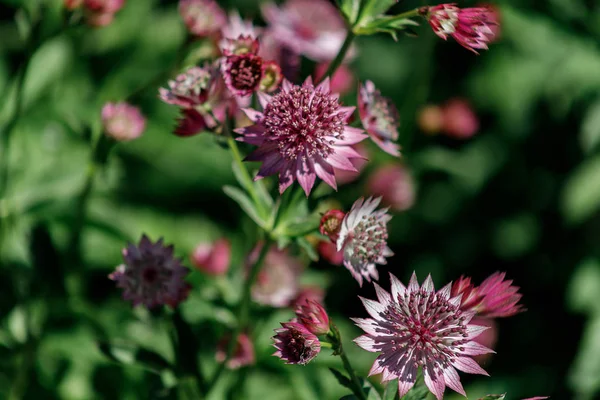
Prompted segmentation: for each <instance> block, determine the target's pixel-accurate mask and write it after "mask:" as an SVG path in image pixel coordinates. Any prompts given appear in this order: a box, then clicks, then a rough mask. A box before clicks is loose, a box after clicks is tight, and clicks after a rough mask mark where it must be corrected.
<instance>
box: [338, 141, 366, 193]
mask: <svg viewBox="0 0 600 400" xmlns="http://www.w3.org/2000/svg"><path fill="white" fill-rule="evenodd" d="M352 148H354V150H356V152H357V153H358V154H360V155H361V156H362V158H353V159H351V160H350V162H352V165H354V168H356V172H353V171H345V170H343V169H335V178H336V181H337V183H338V185H346V184H348V183H352V182H354V181H356V180H357V179H358V178H360V175H361V173H362V172H363V170H364V169H365V167H366V166H367V164H368V162H369V151H368V149H367V147H366V146H365V145H364V142H362V143H358V144H355V145H354V146H352Z"/></svg>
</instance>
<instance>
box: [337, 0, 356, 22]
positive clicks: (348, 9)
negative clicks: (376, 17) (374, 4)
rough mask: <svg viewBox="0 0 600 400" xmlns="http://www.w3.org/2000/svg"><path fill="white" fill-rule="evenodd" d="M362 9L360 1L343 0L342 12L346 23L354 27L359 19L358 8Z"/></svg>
mask: <svg viewBox="0 0 600 400" xmlns="http://www.w3.org/2000/svg"><path fill="white" fill-rule="evenodd" d="M359 7H360V0H342V5H341V10H342V13H343V14H344V16H345V17H346V21H348V22H349V23H350V25H353V24H354V22H356V19H357V18H358V8H359Z"/></svg>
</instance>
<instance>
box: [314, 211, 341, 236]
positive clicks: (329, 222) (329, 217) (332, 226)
mask: <svg viewBox="0 0 600 400" xmlns="http://www.w3.org/2000/svg"><path fill="white" fill-rule="evenodd" d="M345 216H346V213H345V212H343V211H341V210H329V211H327V212H326V213H325V214H323V216H322V217H321V222H320V223H319V232H321V235H324V236H327V237H328V238H329V240H331V241H332V242H333V243H337V241H338V238H339V237H340V230H341V229H342V221H343V220H344V217H345Z"/></svg>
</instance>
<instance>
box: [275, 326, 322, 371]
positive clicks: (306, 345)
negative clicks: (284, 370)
mask: <svg viewBox="0 0 600 400" xmlns="http://www.w3.org/2000/svg"><path fill="white" fill-rule="evenodd" d="M281 326H282V328H280V329H276V330H275V333H276V335H275V336H273V340H274V341H275V343H274V344H273V346H275V348H276V349H277V351H276V352H275V353H273V355H274V356H276V357H279V358H281V359H282V360H284V361H286V364H301V365H306V364H308V363H309V362H310V361H312V359H313V358H315V357H316V356H317V354H319V352H320V351H321V342H319V339H318V338H317V337H316V336H315V335H314V334H313V333H311V332H310V331H309V330H308V329H307V328H306V327H305V326H304V325H302V324H299V323H297V322H285V323H282V324H281Z"/></svg>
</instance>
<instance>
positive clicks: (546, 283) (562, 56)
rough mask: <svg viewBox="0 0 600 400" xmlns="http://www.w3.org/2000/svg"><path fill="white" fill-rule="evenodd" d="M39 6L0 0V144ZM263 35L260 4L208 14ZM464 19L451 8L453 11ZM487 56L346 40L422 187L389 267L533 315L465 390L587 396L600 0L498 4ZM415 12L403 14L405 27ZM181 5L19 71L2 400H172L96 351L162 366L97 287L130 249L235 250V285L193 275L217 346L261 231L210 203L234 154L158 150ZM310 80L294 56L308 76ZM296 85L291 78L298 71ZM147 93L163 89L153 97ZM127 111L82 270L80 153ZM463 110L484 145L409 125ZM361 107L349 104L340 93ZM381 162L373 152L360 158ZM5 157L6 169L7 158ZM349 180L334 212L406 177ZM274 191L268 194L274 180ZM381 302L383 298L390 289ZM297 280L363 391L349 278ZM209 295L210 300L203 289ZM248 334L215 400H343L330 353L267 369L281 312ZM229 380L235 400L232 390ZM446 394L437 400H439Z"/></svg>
mask: <svg viewBox="0 0 600 400" xmlns="http://www.w3.org/2000/svg"><path fill="white" fill-rule="evenodd" d="M36 3H40V2H39V1H36V0H2V1H1V2H0V4H1V5H0V15H1V19H0V93H2V96H1V97H0V129H1V130H2V133H3V134H4V130H5V128H6V124H7V122H8V120H9V118H10V117H11V115H12V113H13V111H14V107H15V74H16V73H17V69H18V66H19V65H20V63H21V62H22V60H23V59H25V58H26V57H28V53H27V50H26V44H25V43H24V42H23V40H22V36H23V35H21V34H20V32H24V31H26V29H27V27H26V26H24V24H23V23H22V21H23V18H22V14H21V13H20V12H18V11H17V10H18V9H19V7H22V6H25V7H30V8H35V4H36ZM49 3H52V4H53V6H51V8H50V9H49V10H46V12H45V14H44V16H43V24H42V26H41V28H40V32H53V31H54V30H55V29H57V28H58V26H59V24H60V6H61V1H59V0H56V1H54V2H52V1H50V2H49ZM219 3H220V4H221V5H222V6H223V7H226V8H229V9H232V8H234V7H235V8H237V9H239V10H240V12H241V13H242V15H244V16H247V17H253V18H255V21H256V22H260V21H261V20H260V12H259V9H258V2H257V1H255V0H235V1H233V0H232V1H219ZM472 4H474V3H473V2H469V1H461V2H460V5H461V6H468V5H472ZM495 4H497V5H498V6H499V7H500V10H501V15H502V33H501V40H499V41H498V42H497V43H495V44H493V45H492V46H491V48H490V50H489V51H488V52H485V53H483V54H481V55H480V56H475V55H474V54H472V53H470V52H468V51H466V50H465V49H463V48H461V47H460V46H459V45H458V44H456V43H455V42H453V41H452V40H449V41H448V42H447V43H445V42H443V41H441V40H439V39H437V38H436V37H435V36H434V35H433V33H432V32H430V29H429V28H428V26H427V25H426V24H422V25H421V27H417V28H416V29H415V31H416V32H417V33H418V34H419V37H417V38H414V37H408V36H401V37H400V39H399V41H398V42H394V41H393V40H392V39H391V38H390V37H389V36H385V35H377V36H373V37H364V38H362V37H361V38H359V40H358V41H357V46H358V50H359V51H358V57H357V58H356V60H355V61H354V62H353V63H352V68H353V69H354V71H355V72H356V74H357V76H358V77H359V78H360V79H361V80H365V79H371V80H373V81H374V82H375V84H376V85H377V86H378V87H380V88H382V91H383V94H384V95H387V96H390V97H392V98H393V100H394V101H395V103H396V104H397V105H398V108H399V110H400V113H401V118H402V126H401V131H400V132H401V135H400V140H399V142H400V144H401V145H402V146H403V147H404V150H403V153H404V157H403V159H402V160H401V162H403V163H404V164H405V165H407V166H408V167H409V168H410V169H411V170H412V171H413V174H414V177H415V180H416V182H417V201H416V204H415V206H414V207H413V208H412V209H411V210H409V211H406V212H403V213H400V214H397V215H395V216H394V218H393V219H392V222H391V223H390V227H389V229H390V243H391V247H392V248H393V250H394V252H395V253H396V255H395V257H393V258H392V259H391V260H390V262H389V265H388V266H386V267H382V268H380V271H381V272H383V271H384V270H386V269H388V270H390V271H392V272H393V273H394V274H396V275H398V276H399V277H401V278H402V279H403V280H406V279H407V278H408V277H409V276H410V274H411V273H412V271H413V270H416V271H417V273H418V275H419V277H420V278H421V279H424V278H425V276H426V274H427V273H431V274H432V275H433V277H434V281H435V282H436V283H437V285H438V286H439V287H441V286H442V285H443V284H445V283H446V282H448V281H451V280H453V279H456V278H458V277H459V276H460V275H461V274H465V275H470V276H472V277H474V279H475V282H477V283H479V282H481V281H482V280H483V279H484V278H485V277H487V276H488V275H489V274H491V273H493V272H494V271H497V270H501V271H507V273H508V277H509V278H510V279H514V282H515V284H516V285H517V286H520V287H521V291H522V293H523V295H524V296H523V303H524V304H525V306H526V308H527V309H528V311H527V312H526V313H523V314H519V315H517V316H515V317H512V318H509V319H506V320H499V321H498V322H499V340H498V344H497V347H496V351H497V354H496V355H494V356H493V357H492V358H491V359H490V360H488V362H487V363H486V365H485V368H486V369H487V371H488V372H489V373H490V375H491V378H486V377H476V376H475V377H474V376H466V375H465V374H463V382H464V383H465V388H466V390H467V393H468V394H469V398H478V397H480V396H482V395H484V394H487V393H503V392H508V398H510V399H521V398H523V397H531V396H535V395H550V396H552V398H554V399H561V400H562V399H581V400H585V399H595V398H600V397H599V394H598V393H600V212H599V210H600V151H599V150H600V146H599V144H600V2H597V1H594V0H547V1H543V2H542V1H534V0H498V1H497V2H496V3H495ZM419 5H421V2H420V1H410V0H404V1H401V2H399V4H398V5H397V6H395V7H394V8H393V10H392V11H393V12H401V11H403V10H407V9H410V8H413V7H416V6H419ZM185 35H186V32H185V28H184V25H183V23H182V22H181V20H180V17H179V15H178V13H177V2H176V1H157V0H128V1H127V4H126V6H125V8H124V9H123V10H122V11H120V12H119V13H118V14H117V17H116V19H115V21H114V23H113V24H111V25H110V26H108V27H106V28H103V29H91V28H87V27H85V26H81V27H78V28H76V29H71V30H69V31H67V32H63V33H59V34H58V35H55V36H53V37H52V38H51V39H49V40H48V41H46V42H45V43H44V44H43V45H42V46H41V47H40V48H39V49H37V51H35V53H34V54H33V55H32V57H33V59H32V62H31V65H30V68H29V70H28V73H27V75H26V76H25V92H24V93H25V94H24V106H23V113H22V118H20V120H19V121H18V124H17V125H16V129H15V132H14V135H13V138H12V143H11V147H10V153H9V155H8V156H9V157H10V159H9V165H10V169H9V172H10V191H9V192H8V193H7V196H6V197H5V198H3V199H0V217H1V218H2V219H1V224H2V226H0V230H1V231H2V235H3V236H2V237H3V240H2V247H0V251H1V253H0V263H1V268H0V274H1V277H0V398H7V399H9V398H10V399H19V398H26V399H82V400H84V399H146V398H148V399H151V398H168V397H170V396H172V394H171V393H169V392H166V391H164V390H162V388H163V386H164V385H165V384H167V385H168V384H169V382H171V381H172V379H171V377H170V376H168V374H166V373H162V374H161V373H160V369H159V371H158V372H159V373H157V371H156V370H153V371H149V370H147V369H143V368H140V367H139V365H137V364H136V363H135V362H133V361H132V360H131V359H130V357H131V354H129V353H127V352H123V353H122V354H120V355H119V357H117V358H118V359H119V361H121V363H115V362H111V361H110V360H108V359H107V357H105V356H104V355H103V354H102V353H101V352H100V351H99V349H98V345H97V343H98V340H102V339H105V338H110V339H111V340H117V339H119V340H123V341H128V342H130V343H135V344H139V345H143V346H145V347H147V348H151V349H154V350H156V351H157V352H159V353H160V354H161V355H163V356H164V357H165V358H166V359H168V360H171V359H172V357H173V354H172V350H171V349H170V346H169V340H168V332H167V328H166V327H165V323H164V321H163V319H161V317H160V316H156V315H152V314H150V313H148V312H146V311H144V310H141V309H136V310H133V311H132V309H131V307H130V306H129V304H128V303H125V302H123V301H121V300H120V291H119V290H118V289H116V288H115V287H114V284H113V282H111V281H110V280H108V279H107V277H106V276H107V274H108V273H110V272H111V271H112V269H113V268H114V266H115V265H117V264H119V263H120V262H121V249H122V248H123V247H124V245H125V243H126V242H127V241H137V240H138V239H139V237H140V236H141V234H142V233H147V234H148V235H149V236H150V237H151V238H153V239H157V238H158V237H161V236H162V237H164V238H165V240H166V242H167V243H174V244H175V247H176V253H177V254H178V255H180V256H181V257H183V258H184V259H185V260H186V262H187V255H188V254H189V253H190V251H191V250H192V248H193V247H194V245H196V244H197V243H198V242H201V241H206V240H211V239H216V238H218V237H220V236H226V237H227V238H229V239H230V240H231V241H232V242H233V244H234V247H233V249H234V262H233V264H232V271H231V272H230V276H231V279H230V281H229V283H228V282H227V281H225V280H223V281H221V282H219V283H218V284H215V282H212V281H210V280H208V279H207V278H204V277H202V276H200V275H199V274H194V276H193V277H192V278H191V282H193V283H194V285H195V287H196V288H195V290H194V291H193V293H192V295H191V298H190V299H189V301H188V302H186V303H185V304H184V305H183V306H182V309H183V310H182V311H183V315H184V317H185V319H186V320H187V321H188V322H189V323H190V324H191V325H192V326H193V329H194V334H195V335H196V337H197V338H198V341H199V345H200V351H201V352H200V357H199V358H200V361H201V364H202V365H203V368H205V369H206V370H207V371H212V370H213V369H214V367H215V361H214V346H215V343H216V342H217V341H218V339H219V336H220V335H222V334H223V333H224V332H225V331H226V327H225V326H226V324H227V323H228V322H230V321H231V318H232V316H231V313H230V312H229V311H228V309H227V307H226V304H219V302H218V301H216V304H217V305H214V304H215V299H218V297H219V296H220V292H225V293H227V292H232V291H233V292H235V290H236V288H237V287H238V286H237V285H239V283H240V282H239V279H240V278H239V272H240V269H241V266H242V260H243V258H244V256H245V254H246V252H247V251H249V250H250V248H251V247H252V246H253V245H254V241H255V228H254V226H253V224H252V222H251V221H250V220H248V219H247V218H246V217H245V216H244V214H243V213H242V212H241V211H240V210H239V208H238V206H237V205H236V204H235V203H233V202H232V201H231V200H229V199H228V198H227V197H226V196H225V195H224V194H223V193H222V191H221V187H222V186H223V185H224V184H232V183H233V184H234V182H235V181H234V178H233V176H232V173H231V160H230V158H229V155H228V152H227V150H226V149H224V148H223V147H222V146H221V145H220V143H218V141H217V140H215V138H214V137H213V136H211V135H198V136H195V137H192V138H185V139H181V138H178V137H176V136H173V135H172V134H171V131H172V128H173V120H174V118H175V116H176V110H175V108H174V107H171V106H169V105H166V104H164V103H161V102H160V101H159V100H158V98H157V92H156V87H151V88H149V89H147V90H143V91H141V92H140V91H139V90H138V89H139V88H140V87H143V86H144V85H145V84H146V83H147V82H148V81H151V80H152V79H153V77H155V76H156V74H158V73H159V72H160V71H163V70H164V69H165V68H168V67H169V65H172V63H173V61H174V60H175V58H176V53H177V50H178V48H179V47H180V46H181V45H182V43H183V42H184V40H185V37H186V36H185ZM313 66H314V65H313V64H312V63H311V62H310V61H308V60H304V61H303V64H302V68H303V71H305V72H306V74H308V73H310V71H312V68H313ZM306 74H305V75H306ZM161 84H164V82H163V83H161ZM132 93H135V96H133V97H131V98H130V99H129V100H130V101H132V102H133V103H135V104H136V105H139V106H140V107H141V109H142V111H143V112H144V114H145V115H146V116H147V117H148V125H147V130H146V132H145V134H144V135H143V137H142V138H140V139H138V140H135V141H133V142H131V143H127V144H120V145H119V146H118V147H117V148H116V151H115V152H113V154H112V155H111V157H110V159H109V164H108V167H107V168H106V170H105V171H102V173H101V174H100V176H99V177H98V179H97V181H96V186H95V190H94V192H93V196H92V200H91V204H90V212H89V218H88V220H87V221H86V227H85V231H84V236H83V246H84V251H83V262H82V263H81V265H76V266H73V265H68V263H65V262H64V257H65V255H64V253H65V249H66V245H67V240H68V233H69V229H70V226H71V224H72V223H73V218H74V214H73V209H74V202H75V198H76V196H77V194H78V192H79V191H80V190H81V186H82V184H83V181H84V176H85V171H86V165H87V160H88V158H89V154H90V138H91V137H94V136H95V135H98V134H100V121H99V116H100V109H101V107H102V105H103V104H104V103H105V102H106V101H118V100H122V99H124V98H126V97H128V96H129V95H130V94H132ZM456 96H461V97H464V98H467V99H469V100H470V101H471V103H472V104H473V106H474V108H475V110H476V112H477V114H478V116H479V118H480V122H481V128H480V131H479V133H478V134H477V135H476V136H475V137H473V138H472V139H469V140H466V141H459V140H455V139H450V138H445V137H432V136H427V135H424V134H423V133H421V132H420V131H419V129H418V128H417V124H416V123H415V121H416V113H417V111H418V110H419V109H420V107H421V106H423V105H424V104H426V103H442V102H444V101H446V100H447V99H449V98H452V97H456ZM345 102H346V103H347V104H355V99H354V94H352V95H350V96H348V97H347V98H346V99H345ZM372 149H374V146H372ZM0 156H1V157H6V156H7V155H6V154H5V153H0ZM371 158H372V161H371V163H369V165H368V167H367V169H366V170H365V171H364V172H363V174H362V177H361V179H360V180H359V181H357V182H355V183H351V184H348V185H346V186H343V187H342V188H340V190H339V192H338V193H337V194H334V197H335V198H336V199H338V200H339V201H340V202H342V203H343V204H344V205H345V206H346V207H348V206H350V205H351V204H352V202H353V201H354V200H355V199H356V198H357V197H358V196H360V195H363V194H365V183H366V182H367V181H368V179H369V175H370V173H371V172H372V171H373V170H374V168H375V167H376V166H377V165H380V164H382V163H389V162H399V161H398V160H395V159H392V158H391V157H389V156H387V155H385V154H384V153H382V152H375V151H373V152H372V156H371ZM271 183H272V180H271ZM381 275H382V286H383V287H384V288H385V287H388V282H387V276H386V275H387V274H386V273H382V274H381ZM303 279H304V280H305V281H306V282H314V283H318V284H320V285H321V286H323V287H327V288H328V291H327V297H326V304H327V307H328V309H329V310H330V311H331V314H332V315H333V316H334V319H335V320H336V322H338V323H339V325H340V326H341V328H342V331H343V334H344V337H345V340H346V341H348V343H347V345H346V347H347V349H348V351H349V353H350V357H351V359H352V360H353V361H354V363H355V364H356V367H357V369H358V371H359V372H360V373H361V374H363V375H365V374H366V372H367V371H368V369H369V367H370V364H371V363H372V361H373V359H374V357H375V355H373V354H371V353H367V352H365V351H362V350H360V349H358V348H357V347H356V346H355V345H353V344H352V343H351V342H350V341H351V339H352V338H354V337H355V336H357V335H358V334H359V331H358V329H357V328H354V327H353V326H352V325H351V322H350V321H349V320H348V317H356V316H363V315H364V314H365V312H364V310H363V307H362V305H361V304H360V302H359V301H358V298H357V296H356V295H357V294H361V295H363V296H366V297H373V296H374V290H373V288H372V287H371V286H369V285H365V287H364V288H363V289H359V288H358V286H357V284H356V282H355V281H354V280H353V279H352V278H351V277H350V274H348V273H347V271H346V270H344V269H343V268H338V267H332V266H329V265H327V264H326V263H325V262H318V263H313V265H312V266H311V268H310V269H309V270H307V272H306V274H305V276H304V277H303ZM217 287H218V289H217ZM261 312H262V313H263V314H264V315H265V316H266V320H264V321H263V322H260V323H259V324H258V325H257V326H256V327H255V329H254V331H253V337H254V338H255V340H256V351H257V366H256V367H253V368H249V369H247V370H244V371H242V373H241V374H230V375H228V379H226V380H224V381H223V382H222V385H221V387H220V388H219V390H218V391H217V392H216V393H215V394H214V396H213V397H211V398H212V399H220V398H240V399H264V400H267V399H299V400H304V399H306V400H309V399H338V398H339V397H341V396H343V395H344V394H347V393H348V391H347V390H346V389H344V388H343V387H341V386H339V385H338V384H337V382H336V381H335V379H334V378H333V377H332V376H330V374H329V372H328V371H327V369H326V368H323V367H324V366H338V365H339V364H338V360H337V359H336V358H334V357H331V356H330V355H329V354H328V352H327V351H324V352H323V354H321V355H320V356H319V357H318V358H317V360H316V362H314V363H312V364H310V365H309V366H306V367H298V366H287V365H283V363H281V362H280V360H278V359H276V358H274V357H271V355H270V354H271V353H272V351H273V349H272V347H271V341H270V337H271V336H272V329H273V328H275V327H276V326H277V325H278V322H280V321H286V320H288V319H289V318H291V317H292V312H291V311H290V310H280V311H276V312H271V311H268V310H267V311H266V310H262V311H261ZM233 381H236V382H235V383H236V390H235V391H234V392H231V391H230V392H229V393H228V390H227V385H228V384H230V383H231V382H233ZM459 397H460V396H455V395H454V394H448V396H447V398H448V399H456V398H459Z"/></svg>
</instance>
